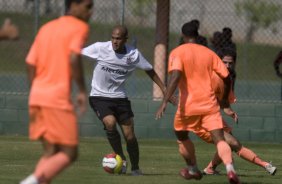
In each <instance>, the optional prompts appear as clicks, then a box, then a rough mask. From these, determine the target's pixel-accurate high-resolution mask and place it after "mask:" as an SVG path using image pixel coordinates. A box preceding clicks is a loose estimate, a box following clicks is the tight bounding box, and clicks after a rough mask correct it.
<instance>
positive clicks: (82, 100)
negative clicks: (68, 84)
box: [75, 92, 87, 116]
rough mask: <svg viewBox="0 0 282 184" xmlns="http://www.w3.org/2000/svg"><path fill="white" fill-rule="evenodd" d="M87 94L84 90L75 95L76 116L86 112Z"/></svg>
mask: <svg viewBox="0 0 282 184" xmlns="http://www.w3.org/2000/svg"><path fill="white" fill-rule="evenodd" d="M86 101H87V95H86V93H85V92H79V93H78V94H77V96H76V104H75V106H76V108H77V109H78V116H81V115H83V114H84V113H85V112H86Z"/></svg>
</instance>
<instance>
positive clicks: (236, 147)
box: [228, 140, 242, 152]
mask: <svg viewBox="0 0 282 184" xmlns="http://www.w3.org/2000/svg"><path fill="white" fill-rule="evenodd" d="M228 144H229V146H230V147H231V149H232V151H234V152H238V151H239V150H240V149H241V148H242V145H241V144H240V142H239V141H237V140H233V141H231V142H229V143H228Z"/></svg>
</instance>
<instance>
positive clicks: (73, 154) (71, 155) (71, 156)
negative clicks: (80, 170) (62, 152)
mask: <svg viewBox="0 0 282 184" xmlns="http://www.w3.org/2000/svg"><path fill="white" fill-rule="evenodd" d="M66 154H67V155H68V157H69V159H70V161H71V162H75V161H76V160H77V158H78V150H77V149H73V150H71V151H69V152H67V153H66Z"/></svg>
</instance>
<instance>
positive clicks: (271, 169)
mask: <svg viewBox="0 0 282 184" xmlns="http://www.w3.org/2000/svg"><path fill="white" fill-rule="evenodd" d="M264 168H265V170H266V171H267V172H268V173H269V174H271V175H273V176H274V175H275V173H276V171H277V168H276V167H274V166H273V165H272V164H271V163H269V164H266V166H264Z"/></svg>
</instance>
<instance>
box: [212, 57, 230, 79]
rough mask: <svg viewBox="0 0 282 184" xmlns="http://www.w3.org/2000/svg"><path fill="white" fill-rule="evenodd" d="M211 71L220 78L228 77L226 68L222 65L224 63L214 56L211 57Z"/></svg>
mask: <svg viewBox="0 0 282 184" xmlns="http://www.w3.org/2000/svg"><path fill="white" fill-rule="evenodd" d="M213 70H214V71H215V72H216V73H217V74H218V75H219V76H220V77H221V78H225V77H227V76H228V74H229V72H228V70H227V68H226V66H225V65H224V63H223V62H222V60H221V59H220V58H219V57H218V56H217V55H216V54H214V56H213Z"/></svg>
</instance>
